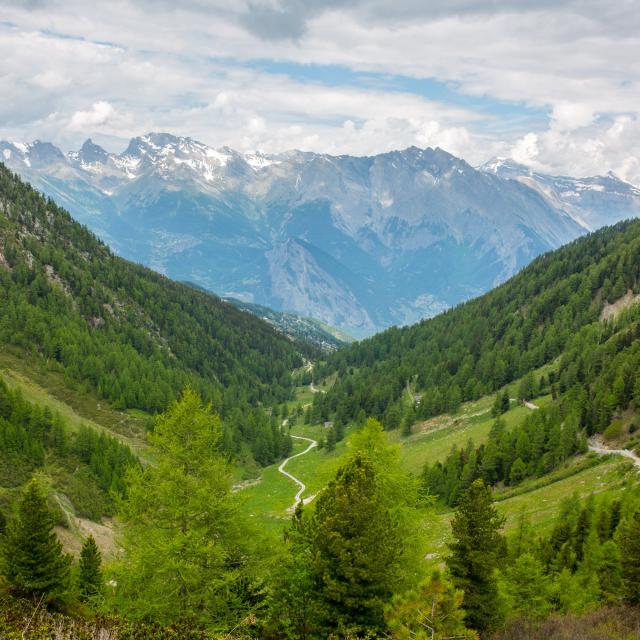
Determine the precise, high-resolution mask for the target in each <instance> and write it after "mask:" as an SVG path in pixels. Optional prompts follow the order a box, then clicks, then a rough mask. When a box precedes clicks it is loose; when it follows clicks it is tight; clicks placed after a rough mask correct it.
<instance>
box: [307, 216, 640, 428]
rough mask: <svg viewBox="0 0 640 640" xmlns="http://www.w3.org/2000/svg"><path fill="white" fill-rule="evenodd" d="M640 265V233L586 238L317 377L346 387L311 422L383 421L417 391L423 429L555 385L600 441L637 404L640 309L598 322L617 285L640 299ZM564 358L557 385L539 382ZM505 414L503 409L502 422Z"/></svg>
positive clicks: (613, 231)
mask: <svg viewBox="0 0 640 640" xmlns="http://www.w3.org/2000/svg"><path fill="white" fill-rule="evenodd" d="M638 265H640V222H637V221H632V222H623V223H620V224H618V225H616V226H614V227H608V228H605V229H601V230H600V231H597V232H595V233H593V234H591V235H589V236H586V237H584V238H580V239H579V240H576V241H575V242H573V243H571V244H569V245H567V246H565V247H562V248H561V249H558V250H557V251H554V252H551V253H548V254H546V255H544V256H541V257H540V258H538V259H536V260H534V261H533V262H532V263H531V264H530V265H529V266H528V267H526V268H525V269H523V270H522V271H521V272H520V273H519V274H518V275H516V276H515V277H513V278H512V279H511V280H509V281H508V282H507V283H505V284H504V285H502V286H500V287H498V288H496V289H494V290H492V291H491V292H489V293H487V294H486V295H484V296H481V297H479V298H476V299H475V300H472V301H470V302H467V303H464V304H461V305H459V306H457V307H456V308H455V309H452V310H450V311H448V312H446V313H443V314H441V315H439V316H437V317H435V318H432V319H429V320H425V321H423V322H421V323H418V324H416V325H414V326H411V327H404V328H400V329H399V328H392V329H389V330H387V331H385V332H383V333H380V334H378V335H376V336H373V337H372V338H369V339H367V340H363V341H361V342H359V343H356V344H354V345H351V346H349V347H347V348H345V349H341V350H340V351H338V352H337V353H335V354H334V355H332V356H331V357H330V358H329V359H328V362H327V363H326V365H324V366H317V367H316V374H317V375H318V376H319V377H322V376H323V375H328V374H331V373H333V372H335V371H337V372H338V373H339V376H338V379H337V381H336V383H335V384H334V385H333V387H332V388H331V389H330V390H329V391H328V393H326V394H317V395H316V397H315V398H314V400H313V401H314V412H315V413H316V415H318V416H322V417H323V419H328V418H329V417H330V416H332V415H335V416H339V417H340V418H341V419H342V420H344V421H345V422H348V421H356V420H357V416H358V415H359V412H360V411H364V412H365V413H366V414H367V415H372V416H375V417H377V418H380V419H383V418H384V416H385V413H386V411H387V410H388V408H389V407H390V406H392V405H394V404H395V403H396V402H397V401H398V400H400V399H401V398H402V396H403V394H405V393H406V388H407V385H411V386H412V387H413V388H414V389H415V390H416V391H419V392H420V394H421V396H422V398H421V402H420V405H419V407H418V415H417V418H427V417H430V416H434V415H438V414H440V413H444V412H454V411H455V409H456V404H457V401H458V398H461V399H462V400H463V401H464V400H475V399H478V398H479V397H481V396H483V395H487V394H490V393H495V392H496V391H497V390H498V389H501V388H502V387H503V386H504V385H505V384H507V383H509V382H512V381H515V380H518V379H519V378H521V379H522V380H521V383H520V385H519V389H518V397H519V398H520V399H521V400H528V399H531V398H532V397H534V396H535V395H536V394H537V393H538V391H539V389H540V386H541V383H542V386H546V385H549V386H551V388H552V392H553V394H554V396H555V395H557V394H560V395H568V396H570V397H571V402H572V403H574V404H575V405H576V406H577V408H578V410H579V412H578V413H577V415H578V417H579V419H580V421H579V425H578V426H579V427H581V428H582V427H584V428H585V429H586V430H587V431H588V433H589V434H591V433H594V432H595V431H602V430H604V429H605V428H606V427H607V426H608V424H609V422H610V420H611V417H612V415H613V412H614V410H615V409H616V408H621V409H623V408H625V407H626V406H627V405H628V403H629V401H630V400H631V399H632V397H633V395H634V378H633V371H635V370H637V368H638V365H639V362H638V349H639V346H638V341H637V337H638V330H637V327H638V316H639V315H640V314H639V313H638V311H637V309H633V308H632V309H630V310H629V311H627V312H625V313H623V314H622V315H621V316H620V317H619V318H617V319H616V320H615V321H614V322H608V323H606V324H604V325H603V323H602V322H600V320H599V315H600V312H601V310H602V308H603V305H604V304H606V302H607V301H609V302H611V301H612V298H611V296H612V295H613V291H612V287H611V284H610V283H611V281H612V280H614V281H617V280H618V279H620V280H621V282H623V288H624V290H625V291H626V290H627V289H632V290H633V291H635V292H637V291H639V290H640V267H639V266H638ZM622 351H625V353H621V352H622ZM559 356H562V358H561V362H560V367H559V370H558V371H557V372H554V375H553V378H551V377H550V378H549V379H548V380H547V379H544V380H538V379H536V378H535V377H534V375H533V373H532V372H533V371H534V370H535V369H536V368H538V367H540V366H542V365H544V364H547V363H550V362H552V361H554V360H555V359H556V358H558V357H559ZM505 407H506V402H504V397H502V398H499V399H498V400H497V401H496V405H495V408H494V412H495V414H496V415H499V413H500V412H501V411H503V410H504V408H505Z"/></svg>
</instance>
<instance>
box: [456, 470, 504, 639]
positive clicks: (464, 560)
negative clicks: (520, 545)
mask: <svg viewBox="0 0 640 640" xmlns="http://www.w3.org/2000/svg"><path fill="white" fill-rule="evenodd" d="M503 524H504V518H503V517H502V516H500V515H499V514H498V512H497V510H496V508H495V507H494V506H493V504H492V496H491V488H490V487H488V486H487V485H486V484H485V483H484V482H483V481H482V480H475V481H474V482H473V483H472V484H471V486H470V487H469V489H467V491H465V492H464V493H463V494H462V496H461V498H460V501H459V503H458V508H457V510H456V513H455V515H454V517H453V521H452V523H451V529H452V533H453V538H454V539H453V542H451V543H450V544H449V549H450V551H451V555H450V556H448V557H447V559H446V562H447V566H448V567H449V571H450V573H451V576H452V579H453V583H454V585H455V587H456V588H458V589H462V590H463V591H464V602H463V608H464V610H465V611H466V618H465V620H466V624H467V625H468V626H469V627H470V628H472V629H475V630H476V631H479V632H480V633H483V632H486V631H490V630H492V629H495V628H496V627H497V625H498V624H499V623H500V622H501V619H502V615H503V614H502V608H501V606H500V603H499V595H498V583H497V579H496V576H495V573H496V572H495V570H496V568H497V567H498V565H499V564H500V559H501V558H502V557H503V556H504V555H505V552H506V545H505V541H504V538H503V537H502V535H501V534H500V529H501V527H502V525H503Z"/></svg>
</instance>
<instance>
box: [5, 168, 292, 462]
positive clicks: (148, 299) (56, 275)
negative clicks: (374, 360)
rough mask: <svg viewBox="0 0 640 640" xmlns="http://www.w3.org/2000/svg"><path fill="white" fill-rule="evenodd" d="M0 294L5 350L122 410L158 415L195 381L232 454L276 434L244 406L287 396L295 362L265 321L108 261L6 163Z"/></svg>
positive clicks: (101, 246)
mask: <svg viewBox="0 0 640 640" xmlns="http://www.w3.org/2000/svg"><path fill="white" fill-rule="evenodd" d="M0 300H1V304H0V344H2V345H3V349H9V348H10V349H13V350H15V351H16V352H18V353H20V354H21V355H22V356H23V357H24V358H27V359H31V360H34V361H35V362H37V363H39V366H41V367H44V368H45V369H47V368H49V369H51V370H53V371H58V372H61V373H63V374H64V379H65V381H66V382H67V384H68V385H69V386H75V387H77V388H78V389H79V390H80V391H82V390H85V391H90V392H91V393H94V394H96V395H97V396H98V397H99V398H102V399H104V400H106V401H108V402H109V403H111V404H112V405H113V406H114V407H115V408H119V409H127V408H134V409H142V410H144V411H147V412H151V413H155V412H157V411H160V410H162V409H163V408H164V407H166V405H167V403H168V402H169V401H170V400H172V399H174V398H176V397H177V395H178V394H179V393H180V391H181V390H182V389H183V388H184V387H185V386H186V385H191V386H192V387H194V388H195V389H197V390H198V391H199V392H200V393H201V394H202V395H203V396H204V397H205V398H206V399H208V400H212V401H213V402H214V405H215V406H216V408H217V409H218V410H220V411H221V412H222V413H223V415H224V416H231V417H230V418H229V419H228V420H227V422H226V423H225V426H226V427H227V428H228V430H229V433H228V437H227V441H226V444H227V446H228V448H229V449H230V450H235V449H237V448H238V447H240V445H241V443H242V442H243V441H244V442H245V443H246V442H249V443H255V442H257V441H258V440H260V439H261V438H262V436H263V435H264V433H263V429H264V430H266V433H268V439H269V441H270V440H271V439H272V437H273V434H272V431H273V429H272V425H271V422H270V420H269V419H267V417H266V416H265V415H262V414H263V412H257V413H256V412H255V410H253V409H251V408H250V407H251V406H254V407H255V406H256V405H257V404H258V403H265V402H269V403H272V402H277V401H282V400H285V399H287V398H288V397H289V396H290V393H291V391H290V387H291V378H290V371H291V370H292V369H293V368H295V367H297V366H300V365H301V364H302V358H301V356H300V354H299V353H298V351H297V349H296V347H295V345H294V344H292V342H291V341H290V340H289V339H288V338H286V337H285V336H283V335H282V334H280V333H279V332H276V331H274V329H273V328H272V327H271V326H269V325H268V324H267V323H265V322H263V321H261V320H259V319H258V318H255V317H253V316H251V315H249V314H247V313H243V312H242V311H240V310H238V309H236V308H235V307H234V306H233V305H230V304H229V303H227V302H224V301H222V300H220V299H218V298H216V297H215V296H212V295H210V294H207V293H201V292H198V291H195V290H193V289H192V288H190V287H187V286H185V285H181V284H178V283H176V282H172V281H170V280H168V279H167V278H165V277H163V276H160V275H158V274H156V273H154V272H152V271H150V270H148V269H146V268H144V267H141V266H138V265H135V264H132V263H130V262H127V261H125V260H123V259H121V258H118V257H115V256H113V255H112V254H111V252H110V251H109V249H108V248H107V247H106V246H105V245H104V244H102V243H101V242H99V241H98V240H97V239H96V238H95V237H94V236H93V235H92V234H91V233H90V232H89V231H87V229H85V228H84V227H82V226H81V225H79V224H78V223H76V222H74V221H73V220H72V219H71V217H70V216H69V215H68V214H67V213H66V212H65V211H64V210H62V209H60V208H59V207H57V206H56V205H55V203H54V202H53V201H51V200H48V201H47V200H45V199H44V198H43V197H42V196H41V195H40V194H38V193H37V192H35V191H34V190H33V189H31V187H29V186H28V185H25V184H24V183H22V182H21V181H20V180H19V179H18V178H17V177H15V176H13V175H12V174H11V173H10V172H9V171H8V170H7V169H6V168H5V167H4V166H2V165H0ZM252 412H254V413H255V415H254V414H253V413H252ZM249 414H252V417H251V418H249V417H248V416H249ZM241 416H244V418H245V420H248V422H250V423H251V426H250V427H248V426H247V425H246V424H242V421H241V420H240V417H241ZM265 437H267V436H265ZM264 446H266V445H265V443H264V442H261V444H260V447H261V448H262V449H264ZM269 446H271V445H269ZM278 446H279V445H278ZM268 448H269V447H267V449H268ZM278 455H279V451H276V450H273V451H271V452H270V453H268V454H266V455H265V457H266V459H274V458H275V457H277V456H278Z"/></svg>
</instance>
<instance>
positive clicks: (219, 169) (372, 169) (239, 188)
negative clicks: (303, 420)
mask: <svg viewBox="0 0 640 640" xmlns="http://www.w3.org/2000/svg"><path fill="white" fill-rule="evenodd" d="M0 152H1V153H2V154H3V157H4V158H5V161H6V162H7V163H8V164H9V166H11V168H13V169H14V170H15V171H18V172H20V174H21V175H23V176H24V177H25V178H27V179H29V180H30V181H32V183H33V184H34V185H35V186H36V187H37V188H39V189H41V190H43V191H44V192H45V193H46V194H49V195H52V196H53V197H55V198H56V199H58V200H59V201H60V202H62V203H63V204H64V205H65V206H66V207H68V208H69V210H70V211H71V213H72V214H73V215H74V216H76V218H77V219H78V220H80V221H81V222H83V223H84V224H87V225H88V226H89V227H90V228H91V229H92V230H93V231H94V232H96V233H97V234H98V235H99V236H100V237H101V238H102V239H103V240H105V241H106V242H107V243H108V244H109V245H110V246H111V247H112V248H113V249H114V250H115V251H116V252H118V253H119V254H121V255H123V256H125V257H128V258H131V259H135V260H136V261H139V262H142V263H144V264H146V265H148V266H150V267H152V268H153V269H156V270H158V271H160V272H162V273H165V274H167V275H169V276H171V277H173V278H175V279H178V280H182V281H189V282H193V283H195V284H197V285H199V286H202V287H204V288H206V289H208V290H211V291H214V292H216V293H218V294H220V295H223V296H225V297H231V298H235V299H239V300H243V301H245V302H252V303H255V304H260V305H264V306H269V307H272V308H274V309H276V310H285V311H292V312H295V313H298V314H301V315H309V316H312V317H314V318H317V319H319V320H322V321H324V322H326V323H328V324H330V325H332V326H337V327H339V328H343V329H345V330H347V331H348V332H350V333H353V334H354V335H357V336H364V335H368V334H371V333H373V332H374V331H376V330H378V329H380V328H384V327H388V326H390V325H392V324H407V323H411V322H415V321H417V320H420V319H422V318H424V317H429V316H433V315H435V314H437V313H439V312H440V311H443V310H444V309H446V308H448V307H450V306H452V305H455V304H457V303H458V302H460V301H462V300H466V299H469V298H471V297H473V296H475V295H478V294H480V293H482V292H484V291H486V290H488V289H490V288H491V287H493V286H495V285H497V284H499V283H500V282H502V281H504V280H505V279H507V278H508V277H510V276H511V275H513V274H514V273H516V272H517V271H518V270H519V269H520V268H521V267H522V266H524V265H525V264H527V263H528V262H530V261H531V260H532V259H533V258H534V257H535V256H537V255H539V254H540V253H543V252H544V251H547V250H549V249H553V248H556V247H558V246H560V245H561V244H563V243H566V242H568V241H570V240H572V239H574V238H576V237H577V236H579V235H581V234H583V233H584V232H585V230H586V229H587V228H588V227H589V225H588V224H587V223H586V222H585V220H583V219H582V218H581V217H580V216H579V215H578V213H579V210H580V206H582V205H581V203H580V202H579V203H578V204H577V205H576V206H575V207H573V208H567V207H566V206H565V205H564V204H562V203H560V205H562V206H560V205H559V204H558V202H556V200H554V199H553V198H550V197H549V196H548V195H547V194H546V193H545V192H544V190H542V189H541V188H537V187H536V186H535V185H533V188H532V185H530V184H524V183H523V181H517V180H511V179H506V178H504V177H501V175H496V174H495V173H491V172H489V171H486V170H483V171H479V170H476V169H474V168H473V167H471V166H470V165H468V164H467V163H466V162H464V160H460V159H458V158H455V157H454V156H451V155H450V154H448V153H446V152H445V151H442V150H441V149H424V150H422V149H417V148H415V147H412V148H409V149H406V150H404V151H397V152H390V153H384V154H380V155H378V156H373V157H362V158H356V157H350V156H338V157H335V156H328V155H321V154H314V153H303V152H299V151H293V152H287V153H283V154H278V155H265V154H241V153H238V152H236V151H233V150H231V149H228V148H221V149H212V148H210V147H207V146H206V145H203V144H201V143H199V142H196V141H194V140H191V139H190V138H178V137H174V136H171V135H168V134H157V133H156V134H149V135H146V136H143V137H140V138H134V139H133V140H132V141H131V142H130V144H129V146H128V147H127V149H126V150H125V151H124V152H123V153H121V154H109V153H107V152H106V151H104V150H103V149H102V148H100V147H99V146H97V145H95V144H94V143H92V142H91V141H87V142H86V143H85V144H84V145H83V146H82V148H81V149H80V150H79V151H78V152H74V153H70V154H68V155H67V156H65V155H64V154H62V153H61V152H60V151H59V150H57V149H56V148H55V147H53V146H52V145H49V144H47V143H42V142H36V143H33V144H32V145H15V144H11V143H0ZM623 184H624V183H623ZM627 186H629V185H627ZM603 188H604V189H605V193H608V189H609V185H605V186H604V187H603ZM616 188H617V187H616ZM638 203H640V197H637V195H635V194H631V195H630V196H629V198H628V199H625V198H618V197H617V196H616V195H615V194H613V195H611V197H610V199H609V201H608V204H607V207H608V213H607V216H608V218H607V222H611V221H617V220H619V219H620V218H621V217H628V216H629V215H630V214H631V213H633V211H635V210H634V209H633V207H631V209H630V207H629V204H631V205H633V206H636V205H637V204H638ZM577 212H578V213H577ZM585 216H586V214H585ZM596 223H597V224H601V223H602V215H600V216H599V217H598V218H597V220H595V218H594V222H593V224H596Z"/></svg>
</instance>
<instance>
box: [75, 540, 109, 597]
mask: <svg viewBox="0 0 640 640" xmlns="http://www.w3.org/2000/svg"><path fill="white" fill-rule="evenodd" d="M101 565H102V557H101V555H100V551H99V549H98V545H97V544H96V541H95V539H94V537H93V536H89V537H88V538H87V539H86V540H85V541H84V544H83V545H82V550H81V551H80V561H79V563H78V592H79V594H80V597H81V599H83V600H88V599H90V598H93V597H95V596H97V595H100V593H102V586H103V585H102V570H101Z"/></svg>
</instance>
